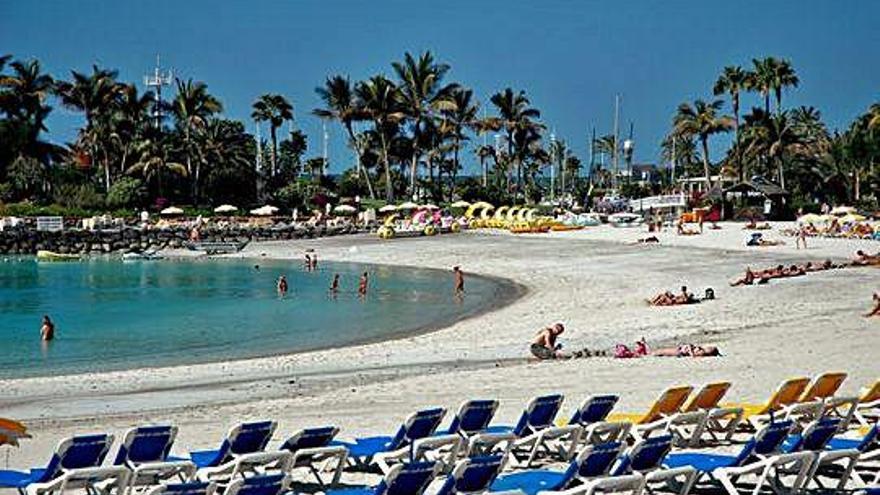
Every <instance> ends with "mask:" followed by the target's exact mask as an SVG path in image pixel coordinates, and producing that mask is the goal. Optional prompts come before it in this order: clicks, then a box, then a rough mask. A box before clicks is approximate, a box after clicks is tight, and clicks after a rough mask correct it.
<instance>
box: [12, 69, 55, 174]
mask: <svg viewBox="0 0 880 495" xmlns="http://www.w3.org/2000/svg"><path fill="white" fill-rule="evenodd" d="M10 58H11V57H9V56H4V57H0V71H2V66H3V65H5V64H6V62H8V61H9V60H10ZM9 67H10V68H11V69H12V72H11V73H9V74H3V73H2V72H0V112H3V113H5V114H6V115H7V116H8V117H9V120H8V121H6V124H7V125H8V126H10V129H12V133H15V134H17V135H18V136H21V137H22V138H24V139H23V142H19V143H18V145H17V146H14V147H13V146H10V147H9V148H8V149H4V150H0V155H5V156H8V157H9V158H10V159H12V158H13V157H14V156H15V155H17V154H18V155H21V154H23V155H26V156H29V157H32V158H36V159H37V160H38V161H39V162H41V163H42V164H43V165H44V166H45V165H48V164H49V161H50V159H51V157H53V156H56V155H58V154H59V147H58V146H56V145H53V144H50V143H48V142H45V141H41V140H40V139H39V135H40V133H41V132H43V131H45V130H46V125H45V121H46V118H47V117H48V115H49V113H50V112H51V111H52V107H50V106H48V105H47V104H46V100H47V97H48V96H49V94H51V93H52V92H53V91H54V88H55V81H54V80H53V79H52V76H50V75H48V74H45V73H43V71H42V68H41V67H40V63H39V62H38V61H36V60H31V61H28V62H22V61H15V62H12V63H11V64H9ZM13 148H14V149H13ZM7 153H8V155H7ZM0 173H2V169H0Z"/></svg>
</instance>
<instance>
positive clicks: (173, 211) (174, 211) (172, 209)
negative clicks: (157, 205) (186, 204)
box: [159, 206, 183, 215]
mask: <svg viewBox="0 0 880 495" xmlns="http://www.w3.org/2000/svg"><path fill="white" fill-rule="evenodd" d="M159 214H160V215H183V209H182V208H178V207H176V206H169V207H168V208H165V209H164V210H162V211H160V212H159Z"/></svg>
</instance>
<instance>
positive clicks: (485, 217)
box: [480, 205, 495, 220]
mask: <svg viewBox="0 0 880 495" xmlns="http://www.w3.org/2000/svg"><path fill="white" fill-rule="evenodd" d="M494 209H495V207H494V206H492V205H489V206H484V207H483V211H481V212H480V218H482V219H483V220H488V219H489V217H490V216H491V215H489V212H490V211H492V210H494Z"/></svg>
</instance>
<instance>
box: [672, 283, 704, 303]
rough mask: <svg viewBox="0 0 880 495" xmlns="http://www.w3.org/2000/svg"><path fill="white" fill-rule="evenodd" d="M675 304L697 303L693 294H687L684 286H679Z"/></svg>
mask: <svg viewBox="0 0 880 495" xmlns="http://www.w3.org/2000/svg"><path fill="white" fill-rule="evenodd" d="M674 302H675V304H691V303H695V302H699V301H698V300H697V298H695V297H694V295H693V294H691V293H690V292H688V288H687V286H686V285H682V286H681V293H679V294H678V295H677V296H675V301H674Z"/></svg>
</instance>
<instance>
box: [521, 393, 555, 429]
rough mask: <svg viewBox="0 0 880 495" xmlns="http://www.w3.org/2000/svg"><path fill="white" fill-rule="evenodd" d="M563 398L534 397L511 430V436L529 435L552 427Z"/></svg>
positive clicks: (552, 396) (553, 396) (550, 396)
mask: <svg viewBox="0 0 880 495" xmlns="http://www.w3.org/2000/svg"><path fill="white" fill-rule="evenodd" d="M563 399H564V397H563V396H562V395H560V394H554V395H545V396H543V397H535V398H534V399H532V400H531V401H529V404H528V406H526V410H525V411H523V413H522V416H520V418H519V421H518V422H517V424H516V426H514V428H513V434H514V435H516V436H518V437H524V436H527V435H530V434H532V433H534V432H536V431H541V430H543V429H545V428H548V427H550V426H553V421H554V420H555V419H556V415H557V414H558V413H559V408H560V407H562V401H563Z"/></svg>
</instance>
